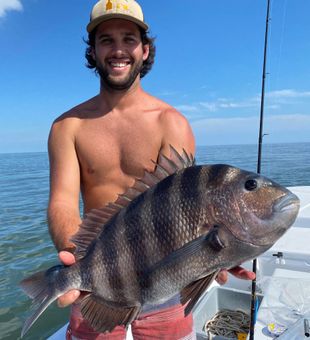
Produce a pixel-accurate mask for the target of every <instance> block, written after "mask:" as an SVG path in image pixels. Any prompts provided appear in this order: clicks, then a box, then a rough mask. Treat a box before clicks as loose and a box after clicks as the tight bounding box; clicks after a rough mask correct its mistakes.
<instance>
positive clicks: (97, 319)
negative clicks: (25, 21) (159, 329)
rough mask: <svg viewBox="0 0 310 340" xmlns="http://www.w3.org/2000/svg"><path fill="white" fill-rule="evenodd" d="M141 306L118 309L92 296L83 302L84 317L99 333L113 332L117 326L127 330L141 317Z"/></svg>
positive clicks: (82, 311) (88, 296)
mask: <svg viewBox="0 0 310 340" xmlns="http://www.w3.org/2000/svg"><path fill="white" fill-rule="evenodd" d="M140 311H141V306H133V307H117V306H116V305H115V306H112V305H110V304H108V303H107V302H106V301H104V300H103V299H102V298H100V297H97V296H94V295H92V294H90V295H87V296H86V297H85V298H84V299H83V300H82V302H81V313H82V315H83V317H84V318H85V319H86V320H87V321H88V322H89V323H90V325H91V326H92V327H93V328H94V329H95V330H96V331H97V332H101V333H104V332H111V331H112V330H113V329H114V328H115V327H116V326H119V325H124V326H125V327H126V328H127V327H128V326H129V325H130V324H131V323H132V322H133V321H134V320H135V319H136V318H137V317H138V316H139V314H140Z"/></svg>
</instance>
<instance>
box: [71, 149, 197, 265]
mask: <svg viewBox="0 0 310 340" xmlns="http://www.w3.org/2000/svg"><path fill="white" fill-rule="evenodd" d="M153 163H154V164H155V170H154V171H153V172H149V171H145V172H144V176H143V177H142V178H140V179H136V180H135V183H134V184H133V186H132V187H130V188H128V189H127V190H126V191H125V193H123V194H120V195H118V198H117V199H116V201H115V202H114V203H109V204H107V205H106V206H104V207H103V208H100V209H93V210H91V211H90V212H89V213H87V214H86V215H85V218H84V219H83V221H82V223H81V225H80V229H79V231H78V232H77V233H76V234H75V235H74V236H73V237H72V238H71V241H72V242H73V243H74V244H75V245H76V251H75V254H74V255H75V257H76V258H77V259H80V258H82V257H84V256H85V254H86V251H87V248H88V247H89V245H90V244H91V242H92V241H93V240H94V239H95V238H96V237H97V236H98V235H99V234H100V232H101V231H102V229H103V227H104V225H105V224H106V223H107V222H108V221H109V220H110V219H111V217H112V216H114V215H115V214H117V213H118V212H119V211H120V210H121V209H123V208H125V207H127V206H128V205H129V204H130V202H131V201H132V200H133V199H135V198H136V197H137V196H139V195H140V194H142V193H143V192H144V191H146V190H147V189H149V188H151V187H152V186H154V185H156V184H157V183H159V182H160V181H161V180H163V179H164V178H166V177H168V176H170V175H172V174H174V173H175V172H177V171H180V170H182V169H184V168H187V167H189V166H192V165H194V158H193V156H192V155H190V156H189V155H188V154H187V152H186V151H185V150H184V149H183V152H182V155H180V154H179V153H178V152H177V151H176V149H175V148H174V147H173V146H171V145H170V158H168V157H166V156H165V155H164V154H163V153H162V151H160V152H159V155H158V160H157V162H153Z"/></svg>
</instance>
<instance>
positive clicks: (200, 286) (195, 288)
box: [181, 270, 219, 316]
mask: <svg viewBox="0 0 310 340" xmlns="http://www.w3.org/2000/svg"><path fill="white" fill-rule="evenodd" d="M218 272H219V270H217V271H216V272H214V273H212V274H210V275H208V276H205V277H203V278H202V279H199V280H197V281H194V282H192V283H190V284H189V285H188V286H186V287H185V288H184V289H183V290H182V291H181V303H182V305H185V304H186V303H187V302H188V305H187V306H186V308H185V311H184V313H185V316H187V315H188V314H189V313H190V312H191V310H192V309H193V307H194V306H195V304H196V303H197V301H198V300H199V299H200V297H201V296H202V295H203V293H204V292H205V291H206V290H207V289H208V287H209V286H210V285H211V283H212V282H213V280H214V279H215V278H216V276H217V274H218Z"/></svg>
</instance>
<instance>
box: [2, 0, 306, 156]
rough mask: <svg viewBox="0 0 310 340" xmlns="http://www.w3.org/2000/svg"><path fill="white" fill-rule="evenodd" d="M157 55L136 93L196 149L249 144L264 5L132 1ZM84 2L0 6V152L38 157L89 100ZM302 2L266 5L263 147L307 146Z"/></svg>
mask: <svg viewBox="0 0 310 340" xmlns="http://www.w3.org/2000/svg"><path fill="white" fill-rule="evenodd" d="M139 3H140V4H141V5H142V7H143V10H144V15H145V20H146V22H147V23H148V24H149V26H150V34H151V35H152V36H154V37H155V38H156V40H155V42H156V48H157V53H156V59H155V64H154V67H153V69H152V70H151V72H150V73H149V74H148V75H147V76H146V77H145V78H144V79H143V80H142V86H143V88H144V89H145V90H146V91H147V92H149V93H151V94H152V95H154V96H156V97H159V98H160V99H162V100H164V101H166V102H167V103H169V104H171V105H172V106H174V107H175V108H176V109H178V110H179V111H180V112H181V113H182V114H183V115H185V117H186V118H187V119H188V120H189V122H190V124H191V126H192V129H193V132H194V135H195V138H196V143H197V145H225V144H255V143H257V139H258V126H259V112H260V95H261V87H262V84H261V83H262V66H263V51H264V35H265V19H266V10H267V0H196V1H189V0H169V1H167V0H157V1H150V0H140V1H139ZM94 4H95V1H91V0H0V50H1V53H0V104H1V105H0V153H4V152H32V151H46V150H47V138H48V133H49V129H50V126H51V124H52V122H53V121H54V120H55V119H56V118H57V117H58V116H59V115H60V114H62V113H63V112H65V111H67V110H69V109H70V108H72V107H73V106H75V105H77V104H79V103H81V102H83V101H85V100H87V99H88V98H90V97H93V96H94V95H96V94H97V93H98V91H99V80H98V78H97V77H96V76H95V74H94V73H93V71H91V70H89V69H87V68H86V67H85V61H86V60H85V58H84V52H85V47H86V45H85V43H84V41H83V39H85V38H87V34H86V30H85V27H86V25H87V23H88V21H89V14H90V10H91V7H92V6H93V5H94ZM309 13H310V1H309V0H272V1H271V20H270V29H269V35H268V39H269V45H268V51H267V57H268V58H267V69H266V71H267V75H266V98H265V118H264V133H266V136H265V137H264V143H283V142H310V105H309V104H310V62H309V60H310V39H309V35H310V20H309Z"/></svg>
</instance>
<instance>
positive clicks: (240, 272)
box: [216, 266, 255, 285]
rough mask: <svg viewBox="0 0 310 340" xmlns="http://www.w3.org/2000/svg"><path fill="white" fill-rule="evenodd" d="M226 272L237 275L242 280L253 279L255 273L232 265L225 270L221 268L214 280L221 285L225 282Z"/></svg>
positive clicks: (226, 278)
mask: <svg viewBox="0 0 310 340" xmlns="http://www.w3.org/2000/svg"><path fill="white" fill-rule="evenodd" d="M228 272H229V273H230V274H232V275H233V276H235V277H237V278H238V279H242V280H254V279H255V273H253V272H251V271H248V270H246V269H244V268H242V267H239V266H238V267H234V268H232V269H229V270H228V271H227V270H225V269H222V270H221V271H220V272H219V273H218V275H217V277H216V281H217V282H218V283H219V284H220V285H223V284H225V283H226V282H227V280H228Z"/></svg>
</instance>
